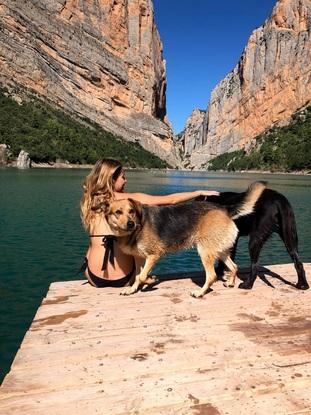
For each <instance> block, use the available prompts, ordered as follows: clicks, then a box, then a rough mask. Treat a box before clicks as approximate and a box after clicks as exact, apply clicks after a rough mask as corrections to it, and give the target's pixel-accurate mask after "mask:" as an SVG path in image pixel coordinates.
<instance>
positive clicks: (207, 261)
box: [191, 247, 217, 298]
mask: <svg viewBox="0 0 311 415" xmlns="http://www.w3.org/2000/svg"><path fill="white" fill-rule="evenodd" d="M198 253H199V255H200V257H201V261H202V264H203V266H204V269H205V283H204V285H203V287H202V288H201V289H199V290H195V291H192V292H191V295H192V297H195V298H199V297H203V295H204V294H206V293H207V291H208V290H209V288H210V287H211V286H212V284H213V283H214V282H215V281H216V280H217V277H216V273H215V268H214V264H215V260H216V257H215V256H214V255H211V254H210V253H208V251H207V250H205V249H204V250H203V249H202V248H201V249H200V248H199V247H198Z"/></svg>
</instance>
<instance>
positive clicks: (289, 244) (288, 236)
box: [278, 211, 309, 290]
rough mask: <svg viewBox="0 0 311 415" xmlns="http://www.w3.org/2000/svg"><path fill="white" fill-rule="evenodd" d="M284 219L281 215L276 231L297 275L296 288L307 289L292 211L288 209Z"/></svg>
mask: <svg viewBox="0 0 311 415" xmlns="http://www.w3.org/2000/svg"><path fill="white" fill-rule="evenodd" d="M286 219H287V220H285V219H284V218H283V217H282V226H281V227H280V229H279V231H278V233H279V235H280V237H281V239H282V241H283V242H284V245H285V247H286V250H287V252H288V253H289V255H290V257H291V258H292V260H293V262H294V265H295V269H296V272H297V276H298V281H297V284H296V288H298V289H299V290H307V289H308V288H309V284H308V281H307V278H306V273H305V270H304V267H303V264H302V262H301V260H300V258H299V255H298V236H297V229H296V223H295V217H294V213H293V212H292V211H290V212H289V213H288V217H287V218H286Z"/></svg>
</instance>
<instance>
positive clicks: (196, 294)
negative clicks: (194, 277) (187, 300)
mask: <svg viewBox="0 0 311 415" xmlns="http://www.w3.org/2000/svg"><path fill="white" fill-rule="evenodd" d="M204 294H205V292H204V291H202V290H195V291H191V293H190V295H191V297H194V298H201V297H203V295H204Z"/></svg>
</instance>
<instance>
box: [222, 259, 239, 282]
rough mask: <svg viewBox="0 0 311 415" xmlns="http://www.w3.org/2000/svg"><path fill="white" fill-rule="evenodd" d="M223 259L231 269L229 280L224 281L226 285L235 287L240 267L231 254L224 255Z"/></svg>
mask: <svg viewBox="0 0 311 415" xmlns="http://www.w3.org/2000/svg"><path fill="white" fill-rule="evenodd" d="M222 261H223V263H224V264H225V265H226V267H227V268H228V269H229V277H228V279H227V281H225V282H224V286H225V287H230V288H231V287H234V285H235V280H236V274H237V270H238V267H237V265H236V264H235V263H234V262H233V261H232V259H231V257H230V254H227V255H225V256H222Z"/></svg>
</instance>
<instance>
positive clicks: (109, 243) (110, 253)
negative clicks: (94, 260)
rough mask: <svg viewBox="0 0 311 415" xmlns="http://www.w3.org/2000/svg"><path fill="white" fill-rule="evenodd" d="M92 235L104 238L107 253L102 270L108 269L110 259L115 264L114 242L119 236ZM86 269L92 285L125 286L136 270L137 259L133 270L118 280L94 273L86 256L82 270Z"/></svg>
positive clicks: (100, 286) (99, 286)
mask: <svg viewBox="0 0 311 415" xmlns="http://www.w3.org/2000/svg"><path fill="white" fill-rule="evenodd" d="M90 237H100V238H103V239H102V241H103V244H102V245H103V246H104V247H105V248H106V251H105V255H104V259H103V265H102V271H105V270H106V269H107V264H108V260H109V262H110V263H111V264H112V265H114V247H113V242H114V241H116V240H117V238H116V237H115V236H114V235H90ZM86 270H87V271H88V274H89V280H90V283H91V285H94V286H95V287H97V288H102V287H124V286H125V285H126V284H127V283H128V282H129V281H130V280H131V278H132V276H133V274H134V272H135V261H133V268H132V271H130V272H129V273H128V274H127V275H126V276H125V277H122V278H119V279H117V280H108V279H107V278H102V277H98V276H97V275H95V274H93V272H92V271H91V270H90V267H89V265H88V259H87V258H84V262H83V264H82V267H81V269H80V271H81V272H82V271H83V272H85V271H86Z"/></svg>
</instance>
